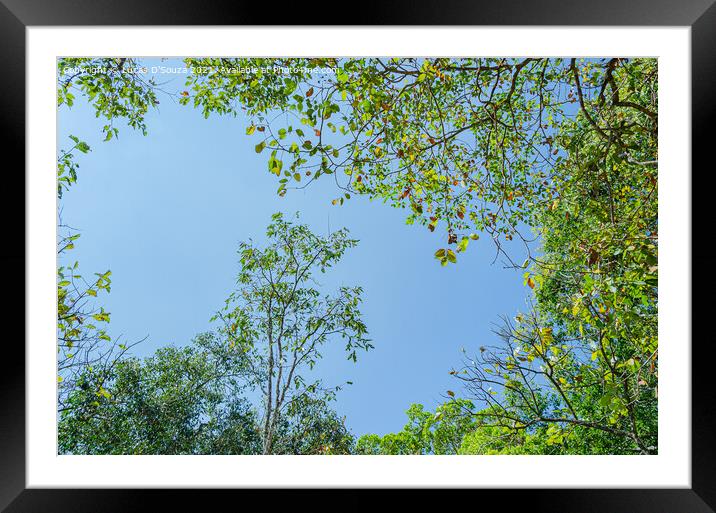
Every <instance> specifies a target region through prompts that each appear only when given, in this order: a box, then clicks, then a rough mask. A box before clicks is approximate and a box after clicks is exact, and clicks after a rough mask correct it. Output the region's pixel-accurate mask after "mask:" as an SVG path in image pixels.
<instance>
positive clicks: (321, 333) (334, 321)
mask: <svg viewBox="0 0 716 513" xmlns="http://www.w3.org/2000/svg"><path fill="white" fill-rule="evenodd" d="M266 236H267V238H268V240H269V243H268V245H267V246H266V247H264V248H261V247H259V246H257V245H255V244H254V243H253V242H252V241H248V242H242V243H241V244H240V246H239V254H240V256H241V271H240V273H239V275H238V278H237V283H238V289H237V290H236V291H235V292H233V293H232V294H231V295H230V296H229V298H228V299H227V300H226V305H225V307H224V309H223V310H222V311H220V312H219V313H217V315H216V317H215V319H220V320H221V321H222V323H223V326H222V334H223V335H224V336H225V337H226V339H227V341H228V342H227V343H228V344H229V347H231V348H237V349H238V350H240V351H241V352H243V353H245V354H246V355H247V357H248V360H249V361H250V362H251V363H252V364H251V367H250V372H251V377H250V382H251V385H252V386H253V387H254V388H256V389H258V390H259V391H260V392H261V394H262V395H263V405H262V418H263V428H262V440H263V451H264V453H272V452H273V451H274V445H275V444H276V443H277V441H276V437H277V436H278V426H279V424H280V422H281V420H282V418H283V417H284V415H285V414H286V410H292V409H293V410H295V409H296V408H299V407H300V405H301V404H303V403H305V402H306V401H309V403H310V401H313V399H309V398H312V397H313V396H314V395H316V394H319V395H320V396H321V397H325V398H326V399H330V398H332V397H333V395H334V393H335V391H336V390H337V389H338V388H339V387H337V388H329V389H325V388H323V386H322V384H321V382H320V380H309V375H308V374H307V373H306V372H307V371H310V370H311V369H313V368H314V367H315V365H316V364H317V363H318V362H319V360H320V359H321V358H322V353H321V351H322V350H323V346H325V345H326V344H328V343H331V342H334V341H337V340H339V339H340V340H343V341H344V343H345V350H346V353H347V355H348V358H349V359H351V360H353V361H356V359H357V351H359V350H368V349H370V348H371V347H372V345H371V344H370V342H369V340H368V339H367V338H366V334H367V329H366V326H365V324H364V323H363V321H362V320H361V313H360V310H359V305H360V301H361V297H360V296H361V293H362V289H361V288H360V287H347V286H342V287H340V288H339V290H338V291H337V293H336V294H334V295H322V294H321V293H320V291H319V290H317V289H316V288H313V287H311V286H310V285H311V284H312V283H314V278H313V275H314V273H315V272H316V271H320V272H322V273H323V272H325V271H326V270H328V269H330V268H331V267H332V266H333V265H335V264H336V263H337V262H338V261H339V260H340V259H341V257H342V256H343V254H344V253H345V251H346V250H347V249H349V248H352V247H354V246H355V245H356V244H357V241H356V240H353V239H350V238H348V232H347V230H345V229H343V230H338V231H336V232H333V233H331V234H330V235H328V236H326V237H321V236H319V235H316V234H314V233H313V232H311V231H310V230H309V228H308V227H307V226H306V225H302V224H295V223H293V222H291V221H287V220H285V219H284V218H283V216H282V215H281V214H274V215H273V216H272V222H271V224H269V226H268V228H267V229H266ZM320 400H321V401H322V400H323V399H320ZM311 404H312V403H311Z"/></svg>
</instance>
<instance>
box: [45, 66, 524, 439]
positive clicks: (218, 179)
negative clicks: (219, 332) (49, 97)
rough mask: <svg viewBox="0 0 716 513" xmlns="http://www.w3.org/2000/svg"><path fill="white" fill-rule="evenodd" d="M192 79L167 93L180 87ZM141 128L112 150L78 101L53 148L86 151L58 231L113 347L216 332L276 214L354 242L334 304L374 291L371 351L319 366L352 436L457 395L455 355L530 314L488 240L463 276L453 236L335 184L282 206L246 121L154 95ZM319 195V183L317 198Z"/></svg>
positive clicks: (514, 275)
mask: <svg viewBox="0 0 716 513" xmlns="http://www.w3.org/2000/svg"><path fill="white" fill-rule="evenodd" d="M182 82H183V77H181V76H179V77H177V78H174V82H173V84H168V85H167V88H168V89H171V88H172V86H173V88H174V89H179V88H181V84H182ZM159 99H160V102H161V104H160V106H159V107H160V108H159V110H158V111H153V112H150V113H149V115H148V116H147V126H148V131H149V134H148V135H147V136H146V137H145V136H142V134H141V133H139V132H135V131H133V130H132V129H130V128H128V127H121V128H120V133H119V139H117V140H112V141H110V142H106V143H105V142H102V133H101V128H102V126H103V125H104V121H103V120H101V119H96V118H95V116H94V112H93V111H92V110H91V109H90V108H89V107H88V106H87V105H86V104H84V102H83V101H82V100H81V99H80V98H79V95H78V99H77V102H76V104H75V106H74V107H72V108H71V109H67V108H66V107H64V106H63V107H62V109H61V110H60V111H59V115H58V144H59V147H60V148H67V147H69V145H70V140H69V138H68V135H69V134H73V135H76V136H78V137H79V138H80V139H82V140H84V141H86V142H87V143H88V144H89V145H90V146H91V148H92V151H91V152H90V153H89V154H87V155H81V154H80V156H79V158H78V161H79V163H80V169H79V179H78V183H77V184H75V185H73V186H72V188H71V189H70V190H69V191H67V192H65V194H64V197H63V200H62V206H63V221H64V222H65V223H66V224H69V225H70V226H72V227H75V228H77V229H79V230H80V232H81V233H82V237H81V238H80V239H79V240H78V241H77V244H76V249H74V250H73V251H71V252H70V254H69V259H71V260H73V261H74V260H75V259H77V260H79V262H80V269H81V271H82V272H83V273H84V274H85V275H91V273H93V272H100V271H105V270H107V269H111V270H112V292H111V293H110V294H109V295H104V294H103V295H101V296H100V298H101V304H103V306H104V307H105V309H106V310H108V311H109V312H111V314H112V317H111V318H112V321H111V323H110V325H109V332H110V334H111V335H112V336H113V338H115V339H116V338H117V337H118V336H120V335H121V336H122V338H123V339H124V340H125V341H126V342H131V341H134V340H137V339H140V338H143V337H145V336H148V339H147V340H146V341H145V342H144V343H142V344H140V345H139V346H137V348H136V350H135V351H134V354H136V355H138V356H144V355H148V354H151V353H152V352H153V351H154V350H155V349H157V348H159V347H161V346H164V345H167V344H174V345H183V344H186V343H188V342H189V341H190V340H191V338H192V337H193V336H194V335H196V334H197V333H200V332H202V331H206V330H210V329H212V327H213V326H212V323H210V322H209V318H210V317H211V316H212V314H213V313H214V312H215V311H216V310H218V309H219V308H221V307H222V306H223V301H224V299H225V298H226V297H227V296H228V294H229V293H230V291H231V290H232V288H233V286H234V284H235V278H236V275H237V272H238V269H239V263H238V256H237V254H236V250H237V243H238V241H240V240H245V239H247V238H249V237H251V238H253V239H254V240H258V241H261V240H263V238H264V237H263V234H264V229H265V227H266V225H267V224H268V223H269V221H270V216H271V214H272V213H274V212H276V211H282V212H284V213H286V214H293V213H295V212H296V211H299V212H300V213H301V219H302V221H303V222H305V223H307V224H308V225H309V226H310V227H311V228H312V229H313V230H314V231H315V232H317V233H323V234H325V233H326V232H327V230H328V226H329V223H330V228H331V230H335V229H337V228H340V227H347V228H348V229H349V230H350V232H351V235H352V236H353V237H354V238H357V239H359V240H360V244H359V245H358V247H357V248H355V249H353V250H350V251H349V252H348V253H347V254H346V256H345V258H344V260H343V261H342V262H341V264H340V265H339V266H337V267H336V268H334V269H333V270H331V271H330V273H329V274H326V275H325V276H321V277H320V283H321V285H323V286H324V287H325V291H326V292H329V291H332V290H334V289H335V287H336V286H338V285H340V284H346V285H360V286H362V287H363V288H364V291H365V292H364V296H363V298H364V304H363V307H362V311H363V314H364V320H365V322H366V324H367V326H368V330H369V334H370V338H371V339H372V340H373V344H374V345H375V349H374V350H372V351H371V352H369V353H363V354H360V355H359V359H358V362H357V364H354V363H352V362H347V361H346V360H345V356H344V354H343V353H342V352H341V351H340V349H342V345H341V343H340V341H338V343H337V344H336V346H338V349H339V350H337V351H326V358H325V359H324V360H323V361H322V362H321V363H320V367H321V371H320V372H321V374H322V377H324V378H325V381H326V384H336V383H339V382H343V381H346V380H350V381H353V383H354V384H353V385H352V386H348V387H346V388H345V389H344V390H343V391H342V392H340V394H339V397H338V401H337V403H336V404H335V406H336V410H337V411H338V412H339V413H340V414H342V415H346V416H347V424H348V426H349V427H350V428H351V430H352V431H353V432H354V433H355V434H357V435H361V434H364V433H378V434H383V433H386V432H392V431H397V430H399V429H400V428H401V427H402V426H403V424H404V423H405V420H406V416H405V413H404V412H405V410H407V408H408V406H409V405H410V404H411V403H414V402H418V403H422V404H424V405H425V406H426V407H428V408H433V407H434V406H435V405H436V404H438V403H440V402H443V401H444V400H445V398H446V391H447V390H456V391H458V390H459V385H458V383H457V382H456V380H455V378H453V377H451V376H450V375H449V374H448V372H449V371H450V370H451V368H453V367H457V366H459V365H460V362H461V359H462V357H463V355H462V353H461V348H463V347H464V348H465V349H466V350H467V354H468V355H470V354H473V353H474V352H476V351H477V350H478V347H479V346H480V345H483V344H486V343H490V342H491V341H494V340H495V335H494V334H492V329H493V328H494V325H495V323H498V322H499V316H500V315H509V316H513V315H514V314H515V313H516V312H517V311H518V310H522V309H524V306H525V301H526V298H527V296H528V292H529V289H528V288H527V287H525V286H524V285H523V282H522V276H521V274H520V273H519V272H516V271H514V270H505V269H503V266H502V264H501V263H500V262H499V261H497V262H496V263H494V264H492V261H493V258H494V256H495V251H494V247H493V246H492V245H491V243H490V242H489V241H487V240H485V238H484V237H483V238H481V239H480V240H479V241H476V242H475V241H473V242H472V243H471V244H470V247H469V249H468V251H467V253H465V254H461V255H459V262H458V264H457V265H449V266H447V267H441V266H440V265H439V263H438V261H437V260H435V258H434V257H433V254H434V252H435V251H436V250H437V249H438V248H440V247H444V246H445V241H444V240H443V238H444V233H443V232H441V231H440V230H436V231H435V233H430V232H429V231H428V230H427V229H426V228H425V227H422V226H408V225H406V224H405V217H406V212H405V211H403V210H400V209H394V208H392V207H390V206H389V205H384V204H382V203H381V202H380V201H377V200H376V201H373V202H371V201H369V200H368V198H366V197H353V198H352V199H351V200H350V201H347V202H346V203H345V204H344V205H343V206H332V205H331V199H332V198H334V197H336V196H337V193H336V191H335V190H334V189H333V188H332V187H331V185H332V182H331V181H330V180H319V181H318V182H317V183H314V184H313V185H312V186H311V187H309V188H308V189H307V190H304V191H289V192H288V194H287V195H286V196H285V197H284V198H279V197H278V196H277V195H276V189H277V187H278V183H277V178H276V177H275V176H274V175H272V174H270V173H269V172H268V170H267V167H266V159H267V156H266V155H265V154H261V155H257V154H256V153H255V151H254V145H255V144H256V140H255V138H254V137H249V136H246V135H245V128H246V126H247V124H248V123H247V120H246V119H243V118H241V117H237V118H232V117H224V118H220V117H215V116H212V117H210V118H209V119H204V118H203V116H202V115H201V113H200V112H199V111H198V110H194V109H193V108H191V107H183V106H180V105H178V104H177V103H175V102H173V101H172V100H171V98H169V97H168V96H166V95H160V96H159ZM321 182H323V183H321Z"/></svg>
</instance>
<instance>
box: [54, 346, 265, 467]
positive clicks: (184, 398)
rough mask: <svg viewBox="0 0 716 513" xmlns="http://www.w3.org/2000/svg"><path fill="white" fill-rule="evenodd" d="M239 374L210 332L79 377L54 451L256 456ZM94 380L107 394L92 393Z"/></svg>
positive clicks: (240, 367)
mask: <svg viewBox="0 0 716 513" xmlns="http://www.w3.org/2000/svg"><path fill="white" fill-rule="evenodd" d="M245 372H246V371H245V361H244V355H243V354H242V353H241V352H240V351H238V350H235V349H234V350H230V349H227V348H226V347H225V345H224V344H221V343H220V342H219V341H218V340H217V339H216V337H214V336H212V335H211V334H204V335H200V336H198V337H197V338H196V339H195V340H194V343H193V344H192V345H190V346H186V347H182V348H175V347H164V348H161V349H159V350H158V351H157V352H156V353H155V355H153V356H151V357H149V358H146V359H144V360H139V359H137V358H124V359H122V360H121V361H118V362H117V363H116V365H115V366H114V367H113V368H112V369H110V370H108V371H106V372H105V373H104V375H100V374H98V373H96V372H95V373H91V372H85V374H84V376H83V381H82V382H81V383H80V386H79V387H78V388H77V389H76V390H75V391H73V393H72V394H71V396H70V401H71V402H72V404H73V406H74V407H73V408H72V409H71V410H70V411H68V412H67V413H66V414H64V415H62V416H61V417H60V423H59V441H60V452H63V453H71V454H251V453H256V452H258V450H259V448H260V438H259V435H258V429H257V427H256V418H255V414H254V413H253V412H252V411H251V410H250V406H249V404H248V402H247V401H246V399H245V398H244V396H243V395H242V386H241V384H240V380H239V378H240V377H241V375H242V374H243V373H245ZM95 380H100V381H102V382H103V383H104V386H105V387H107V389H109V390H110V391H111V393H110V392H107V393H106V394H104V395H101V396H100V397H97V396H96V395H95V394H94V393H92V392H91V390H92V388H93V387H92V386H91V383H92V382H93V381H95ZM85 385H87V386H85Z"/></svg>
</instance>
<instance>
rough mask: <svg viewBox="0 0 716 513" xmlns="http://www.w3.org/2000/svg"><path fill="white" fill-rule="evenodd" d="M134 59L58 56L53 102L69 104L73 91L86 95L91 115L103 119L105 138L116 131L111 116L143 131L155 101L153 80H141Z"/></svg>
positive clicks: (113, 119)
mask: <svg viewBox="0 0 716 513" xmlns="http://www.w3.org/2000/svg"><path fill="white" fill-rule="evenodd" d="M143 70H144V68H143V67H142V66H140V65H139V64H138V63H137V61H136V60H135V59H127V58H61V59H58V60H57V83H58V87H57V106H58V107H60V106H62V105H67V106H68V107H72V105H74V102H75V97H76V95H77V94H81V95H83V96H85V97H86V99H87V101H88V102H89V103H90V104H91V105H92V106H93V108H94V110H95V115H96V116H97V117H98V118H99V117H100V116H101V117H103V118H104V119H106V120H107V124H106V125H104V127H102V132H103V133H104V134H105V141H109V140H110V139H112V138H113V137H115V138H116V137H117V136H118V135H119V128H117V127H116V126H114V122H115V120H118V119H123V120H125V121H126V123H127V124H128V125H129V126H130V127H132V128H134V129H137V130H140V131H141V132H142V133H143V134H144V135H146V134H147V127H146V123H145V119H144V118H145V116H146V114H147V112H148V111H149V108H150V107H156V106H157V105H159V100H158V99H157V96H156V88H157V84H156V83H155V82H154V80H153V79H149V80H145V79H144V78H143V75H144V74H145V73H143V72H142V71H143Z"/></svg>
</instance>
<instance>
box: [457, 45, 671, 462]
mask: <svg viewBox="0 0 716 513" xmlns="http://www.w3.org/2000/svg"><path fill="white" fill-rule="evenodd" d="M606 68H607V72H606V74H607V77H606V78H605V79H604V80H605V83H604V84H603V86H602V88H603V89H607V91H609V90H611V93H612V94H611V96H608V95H607V96H606V97H605V96H602V95H601V94H600V95H595V96H594V97H593V98H591V99H589V100H587V99H586V98H585V99H584V100H583V101H584V102H585V103H584V104H585V107H584V109H583V110H581V111H580V113H579V115H578V116H577V117H576V118H575V119H574V120H573V121H572V122H570V123H566V124H565V125H564V126H563V128H562V131H561V133H560V140H561V141H562V144H564V146H565V148H566V149H567V151H568V155H569V158H568V159H567V160H566V161H565V162H564V163H563V164H562V165H561V166H558V167H557V168H556V169H555V172H554V181H555V184H556V185H557V189H558V191H559V196H557V197H555V199H554V201H553V203H552V204H551V205H550V206H549V207H548V208H546V209H544V210H543V211H541V212H540V213H539V216H538V226H539V228H538V230H539V236H540V240H541V242H542V244H541V248H540V249H541V253H542V254H541V255H540V256H538V257H535V258H533V259H532V263H531V266H530V268H529V269H528V270H527V272H526V274H525V278H526V279H529V280H530V282H531V286H532V287H534V288H535V298H536V302H535V304H534V309H533V310H532V311H530V312H528V313H527V314H520V315H518V316H517V317H516V318H515V321H514V322H512V321H507V322H506V323H505V326H504V328H503V329H502V330H500V333H499V334H500V336H501V338H502V339H503V343H502V344H501V345H500V346H497V347H491V348H483V350H481V351H480V354H479V355H478V356H476V358H475V360H477V362H478V363H476V364H474V365H473V364H469V365H467V366H466V369H465V372H464V374H463V373H459V374H458V376H460V377H461V378H462V379H463V380H465V381H466V383H467V384H468V390H469V391H470V393H471V394H472V396H474V397H475V398H479V399H480V400H484V401H485V402H487V403H488V404H491V405H493V406H494V407H495V410H494V411H495V414H496V416H497V418H498V419H499V421H498V423H497V424H498V425H501V426H504V427H510V428H511V429H523V428H525V427H535V426H540V427H544V428H545V429H546V436H547V443H548V444H550V445H559V446H562V447H563V448H564V450H566V451H568V452H574V453H610V454H614V453H627V454H628V453H634V452H637V453H654V452H656V450H657V377H658V359H657V348H658V344H657V313H658V310H657V305H658V301H657V292H658V282H657V272H658V267H657V247H658V202H657V174H656V162H657V150H656V148H657V127H656V119H655V117H654V116H652V113H653V112H656V110H657V106H656V97H657V95H656V87H657V70H656V62H655V61H654V60H636V61H633V62H632V63H630V64H623V63H621V62H619V61H618V60H616V59H614V60H611V61H609V62H608V63H607V65H606ZM595 112H597V113H598V115H593V113H595Z"/></svg>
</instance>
